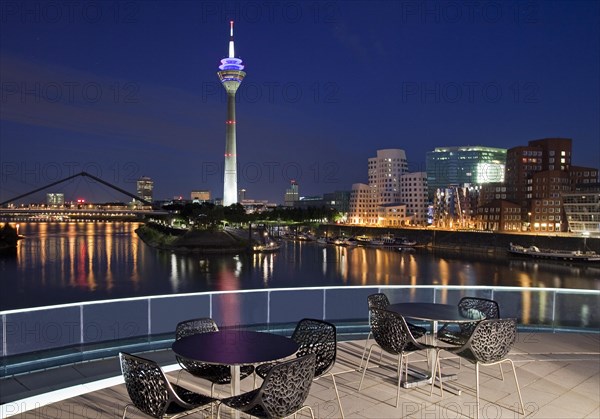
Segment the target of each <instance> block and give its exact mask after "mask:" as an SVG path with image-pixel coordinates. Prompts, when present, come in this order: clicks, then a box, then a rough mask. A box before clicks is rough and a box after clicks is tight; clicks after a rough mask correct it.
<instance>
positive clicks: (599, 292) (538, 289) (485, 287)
mask: <svg viewBox="0 0 600 419" xmlns="http://www.w3.org/2000/svg"><path fill="white" fill-rule="evenodd" d="M365 288H377V289H403V288H410V289H440V290H443V289H448V290H451V289H455V290H457V289H473V290H490V291H496V290H501V291H535V292H554V293H559V294H596V295H598V296H600V290H587V289H580V288H555V287H517V286H497V285H406V284H402V285H377V284H374V285H347V286H345V285H337V286H315V287H284V288H254V289H240V290H215V291H199V292H190V293H180V294H159V295H147V296H140V297H125V298H113V299H106V300H93V301H80V302H74V303H64V304H55V305H46V306H39V307H28V308H21V309H10V310H3V311H0V316H1V315H4V314H15V313H25V312H32V311H40V310H49V309H55V308H68V307H81V306H86V305H96V304H108V303H116V302H125V301H147V300H153V299H163V298H182V297H190V296H201V295H215V294H217V295H218V294H240V293H264V292H267V293H268V292H279V291H299V290H335V289H339V290H345V289H365Z"/></svg>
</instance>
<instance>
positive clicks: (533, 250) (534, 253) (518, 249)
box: [508, 243, 600, 263]
mask: <svg viewBox="0 0 600 419" xmlns="http://www.w3.org/2000/svg"><path fill="white" fill-rule="evenodd" d="M508 252H509V253H511V254H513V255H519V256H526V257H530V258H534V259H553V260H565V261H572V262H597V263H600V255H599V254H598V253H596V252H594V251H591V250H590V251H585V252H582V251H581V250H556V249H540V248H539V247H537V246H529V247H524V246H520V245H518V244H512V243H510V245H509V247H508Z"/></svg>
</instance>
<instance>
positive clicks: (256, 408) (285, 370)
mask: <svg viewBox="0 0 600 419" xmlns="http://www.w3.org/2000/svg"><path fill="white" fill-rule="evenodd" d="M316 359H317V357H316V355H315V354H308V355H305V356H302V357H300V358H296V359H293V360H291V361H286V362H281V363H278V364H276V365H274V366H273V367H272V368H271V369H270V370H269V372H268V374H267V376H266V377H265V379H264V381H263V383H262V385H261V386H260V387H259V388H257V389H255V390H252V391H249V392H247V393H244V394H240V395H239V396H233V397H228V398H226V399H223V400H221V403H220V404H219V407H218V409H217V418H219V417H220V412H221V406H223V405H226V406H229V407H231V408H233V409H236V410H239V411H241V412H243V413H246V414H248V415H250V416H255V417H258V418H283V417H286V416H290V415H295V414H296V413H298V412H299V411H301V410H302V409H308V410H309V412H310V416H311V417H312V418H313V419H314V414H313V410H312V408H311V407H310V406H306V405H304V402H305V401H306V398H307V397H308V393H309V391H310V386H311V384H312V381H313V378H314V375H315V367H316Z"/></svg>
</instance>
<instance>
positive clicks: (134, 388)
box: [119, 352, 173, 418]
mask: <svg viewBox="0 0 600 419" xmlns="http://www.w3.org/2000/svg"><path fill="white" fill-rule="evenodd" d="M119 358H120V359H121V372H122V374H123V378H124V379H125V387H126V388H127V393H128V394H129V398H130V399H131V401H132V402H133V404H134V406H135V407H137V408H138V409H139V410H141V411H142V412H144V413H146V414H147V415H150V416H153V417H155V418H159V417H162V416H163V415H164V414H165V412H166V411H167V408H168V407H169V404H170V403H171V401H172V393H173V391H172V389H171V387H170V384H169V381H168V380H167V377H166V376H165V374H164V373H163V371H162V370H161V369H160V367H159V366H158V364H157V363H156V362H154V361H151V360H149V359H145V358H140V357H137V356H135V355H131V354H128V353H125V352H121V353H120V354H119ZM169 390H171V391H169Z"/></svg>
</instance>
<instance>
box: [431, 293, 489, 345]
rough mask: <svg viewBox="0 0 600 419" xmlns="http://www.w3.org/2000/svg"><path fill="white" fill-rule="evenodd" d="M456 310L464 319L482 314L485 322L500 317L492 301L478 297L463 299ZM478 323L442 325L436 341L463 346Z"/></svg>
mask: <svg viewBox="0 0 600 419" xmlns="http://www.w3.org/2000/svg"><path fill="white" fill-rule="evenodd" d="M458 309H459V311H460V312H461V314H462V315H463V316H465V317H476V316H477V314H478V313H481V314H483V316H484V317H485V319H486V320H490V319H497V318H499V317H500V307H499V306H498V303H497V302H496V301H494V300H489V299H487V298H478V297H463V298H461V299H460V301H459V302H458ZM477 323H478V322H467V323H458V324H454V325H452V324H450V323H446V324H444V325H443V326H442V327H441V328H440V330H439V331H438V333H437V339H438V340H439V341H441V342H444V343H447V344H449V345H454V346H461V345H464V344H465V343H466V342H467V341H468V340H469V337H471V334H472V333H473V330H475V327H477Z"/></svg>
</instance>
